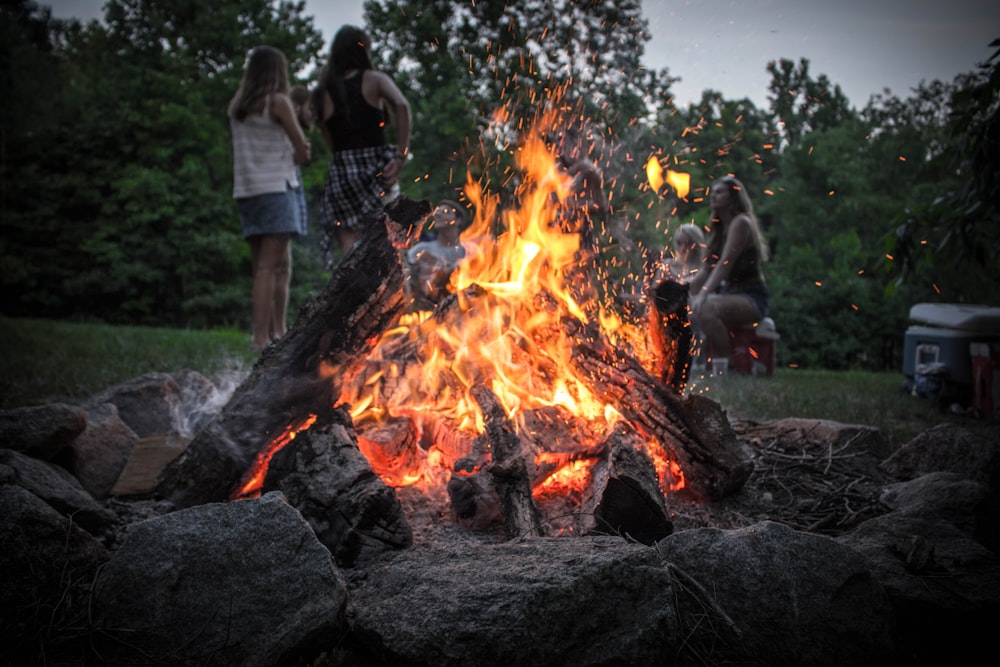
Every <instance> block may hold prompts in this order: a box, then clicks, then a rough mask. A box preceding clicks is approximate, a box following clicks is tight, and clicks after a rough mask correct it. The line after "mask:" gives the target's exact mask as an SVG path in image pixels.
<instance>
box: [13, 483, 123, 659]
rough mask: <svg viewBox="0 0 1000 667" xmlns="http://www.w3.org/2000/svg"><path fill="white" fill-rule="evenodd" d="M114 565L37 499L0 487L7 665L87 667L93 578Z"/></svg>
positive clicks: (98, 547) (99, 547) (84, 534)
mask: <svg viewBox="0 0 1000 667" xmlns="http://www.w3.org/2000/svg"><path fill="white" fill-rule="evenodd" d="M3 468H5V466H2V465H0V469H3ZM8 471H9V469H8ZM3 477H4V478H5V479H9V478H10V477H12V475H9V474H6V475H3ZM107 557H108V553H107V550H106V549H105V548H104V546H103V545H102V544H101V543H100V542H99V541H98V540H97V539H95V538H94V537H93V536H91V535H90V534H89V533H87V532H86V531H85V530H83V529H82V528H80V527H79V526H77V525H76V524H75V523H74V522H72V521H70V519H68V518H66V517H65V516H63V515H62V514H60V513H59V512H57V511H56V510H55V509H53V508H52V507H51V506H50V505H48V504H47V503H46V502H44V501H43V500H41V499H40V498H38V497H37V496H35V495H34V494H33V493H31V492H30V491H28V490H26V489H23V488H21V487H20V486H16V485H12V484H0V646H2V647H3V649H2V653H3V655H4V658H3V662H4V664H10V665H29V664H39V665H40V664H84V663H83V661H82V658H83V656H84V646H85V643H84V642H79V641H77V640H78V639H80V632H79V628H82V627H85V625H86V611H87V606H86V596H87V594H88V592H89V590H90V584H91V582H92V581H93V577H94V573H95V572H96V571H97V568H98V566H99V564H100V563H101V562H103V561H104V560H106V559H107ZM64 660H65V661H64Z"/></svg>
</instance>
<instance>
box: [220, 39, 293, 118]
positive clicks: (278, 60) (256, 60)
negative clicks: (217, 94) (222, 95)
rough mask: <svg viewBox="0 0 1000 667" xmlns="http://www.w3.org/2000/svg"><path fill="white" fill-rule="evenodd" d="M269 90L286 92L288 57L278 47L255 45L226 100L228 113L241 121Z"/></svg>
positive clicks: (261, 105)
mask: <svg viewBox="0 0 1000 667" xmlns="http://www.w3.org/2000/svg"><path fill="white" fill-rule="evenodd" d="M271 93H285V94H286V95H287V94H288V61H287V60H286V59H285V54H284V53H282V52H281V51H280V50H279V49H276V48H274V47H273V46H258V47H256V48H254V49H253V51H251V52H250V56H249V57H248V58H247V64H246V67H244V68H243V78H242V79H241V80H240V87H239V88H237V89H236V94H235V95H233V99H232V100H230V102H229V115H230V116H232V117H233V118H235V119H236V120H239V121H242V120H245V119H246V117H247V116H249V115H250V114H251V113H260V112H261V111H263V110H264V103H265V101H266V100H267V96H268V95H270V94H271Z"/></svg>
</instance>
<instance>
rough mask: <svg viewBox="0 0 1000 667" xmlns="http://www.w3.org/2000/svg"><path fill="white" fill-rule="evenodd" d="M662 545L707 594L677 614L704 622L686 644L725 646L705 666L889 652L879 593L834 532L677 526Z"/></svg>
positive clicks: (883, 597) (889, 621)
mask: <svg viewBox="0 0 1000 667" xmlns="http://www.w3.org/2000/svg"><path fill="white" fill-rule="evenodd" d="M658 544H659V548H660V550H661V551H662V553H663V556H664V558H666V559H667V560H668V561H670V562H671V563H672V564H673V565H675V566H676V567H678V568H679V569H680V570H681V571H683V572H684V573H686V574H687V576H688V577H689V578H690V579H691V580H693V581H695V582H697V585H698V586H699V587H700V589H701V590H703V591H704V592H705V593H706V594H707V596H708V597H709V599H708V600H707V601H705V602H707V603H708V604H707V606H705V605H704V603H702V602H700V601H699V602H697V603H696V604H694V605H683V606H682V609H681V610H679V613H680V614H683V615H685V616H693V617H695V618H702V617H704V618H705V619H706V623H704V624H702V625H700V626H697V627H695V628H694V632H693V634H692V636H691V637H689V641H692V642H694V643H695V644H696V645H701V646H705V647H706V650H707V647H712V646H713V645H716V646H719V645H718V644H715V643H714V642H715V637H716V636H720V637H722V638H727V639H728V640H729V642H730V645H729V646H728V647H727V646H725V645H724V644H723V645H721V646H719V647H718V649H717V650H719V651H721V652H722V654H721V655H710V656H706V659H708V661H709V662H710V663H711V662H712V661H719V663H720V664H743V662H744V661H747V662H746V664H750V663H753V664H767V665H814V666H820V665H838V666H843V665H859V666H861V665H873V664H885V661H886V660H887V659H888V658H889V657H890V656H892V653H893V650H894V646H893V642H892V635H891V630H892V627H893V622H894V617H893V611H892V608H891V606H890V604H889V598H888V596H887V594H886V592H885V590H884V589H883V588H882V586H881V584H880V583H879V582H878V581H877V580H876V579H875V577H873V576H872V574H871V572H870V570H869V565H868V563H867V561H866V560H865V559H864V558H862V557H861V556H860V555H859V554H857V553H855V552H853V551H852V550H851V549H849V548H846V547H845V546H843V545H841V544H839V543H838V542H836V541H835V540H833V539H832V538H829V537H824V536H821V535H814V534H811V533H806V532H802V531H796V530H793V529H791V528H788V527H786V526H783V525H781V524H778V523H774V522H770V521H764V522H761V523H759V524H755V525H753V526H750V527H748V528H742V529H738V530H720V529H717V528H700V529H692V530H685V531H680V532H678V533H675V534H673V535H671V536H669V537H667V538H665V539H663V540H661V541H660V542H659V543H658ZM713 611H715V612H716V613H715V614H714V615H713V613H712V612H713ZM727 627H728V628H731V630H730V632H729V633H721V634H720V632H719V629H720V628H721V629H722V630H726V629H727ZM727 661H732V662H727Z"/></svg>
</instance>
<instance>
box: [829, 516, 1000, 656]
mask: <svg viewBox="0 0 1000 667" xmlns="http://www.w3.org/2000/svg"><path fill="white" fill-rule="evenodd" d="M836 539H837V541H839V542H840V543H842V544H844V545H846V546H849V547H851V548H852V549H854V550H855V551H857V552H858V553H860V554H862V555H864V556H865V558H866V559H867V560H868V561H869V563H870V567H871V570H872V573H873V574H874V576H875V577H876V578H877V579H878V580H879V581H880V582H881V583H882V585H883V586H884V587H885V589H886V591H887V592H888V594H889V598H890V600H891V601H892V605H893V608H894V609H895V610H896V618H897V625H898V629H897V644H898V649H897V654H898V657H899V660H900V662H901V663H905V664H914V665H939V664H975V663H977V662H979V661H980V656H982V655H986V654H988V653H989V652H990V651H992V650H993V647H994V637H993V635H994V634H995V632H996V621H997V619H998V618H1000V565H998V561H997V558H996V555H995V554H994V553H992V552H991V551H989V550H988V549H986V548H985V547H983V546H982V545H981V544H979V543H978V542H976V541H975V540H974V539H973V538H972V537H971V536H970V535H968V534H966V533H964V532H962V531H961V530H959V529H958V528H957V527H955V525H954V524H952V523H951V522H949V521H945V520H942V519H940V518H937V517H935V516H934V514H933V513H928V516H916V515H914V513H912V512H907V511H896V512H891V513H889V514H885V515H882V516H879V517H875V518H873V519H869V520H868V521H865V522H864V523H862V524H861V525H859V526H858V527H857V528H855V529H854V530H853V531H852V532H850V533H847V534H845V535H842V536H840V537H838V538H836Z"/></svg>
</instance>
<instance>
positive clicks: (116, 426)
mask: <svg viewBox="0 0 1000 667" xmlns="http://www.w3.org/2000/svg"><path fill="white" fill-rule="evenodd" d="M138 440H139V437H138V436H137V435H136V434H135V431H133V430H132V429H130V428H129V427H128V425H127V424H125V422H123V421H122V420H121V418H120V417H119V416H118V408H116V407H115V406H114V404H113V403H102V404H101V405H97V406H93V407H91V408H90V409H89V410H88V411H87V428H85V429H84V431H83V433H81V434H80V435H79V436H77V438H76V439H75V440H74V441H73V442H72V443H71V444H70V445H69V447H67V448H66V449H64V450H63V451H62V452H61V453H60V455H59V456H58V457H57V459H56V460H57V462H58V463H59V464H60V465H62V466H63V467H65V468H66V469H67V470H69V471H70V472H71V473H72V474H73V475H74V476H75V477H76V478H77V479H78V480H79V481H80V484H81V485H82V486H83V488H85V489H87V491H88V492H89V493H90V495H92V496H93V497H94V498H96V499H98V500H103V499H104V498H107V497H108V495H110V493H111V489H113V488H114V486H115V482H117V481H118V478H119V476H121V474H122V471H123V470H124V469H125V465H126V464H127V463H128V460H129V457H130V455H131V454H132V449H133V448H134V447H135V444H136V442H137V441H138Z"/></svg>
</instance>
